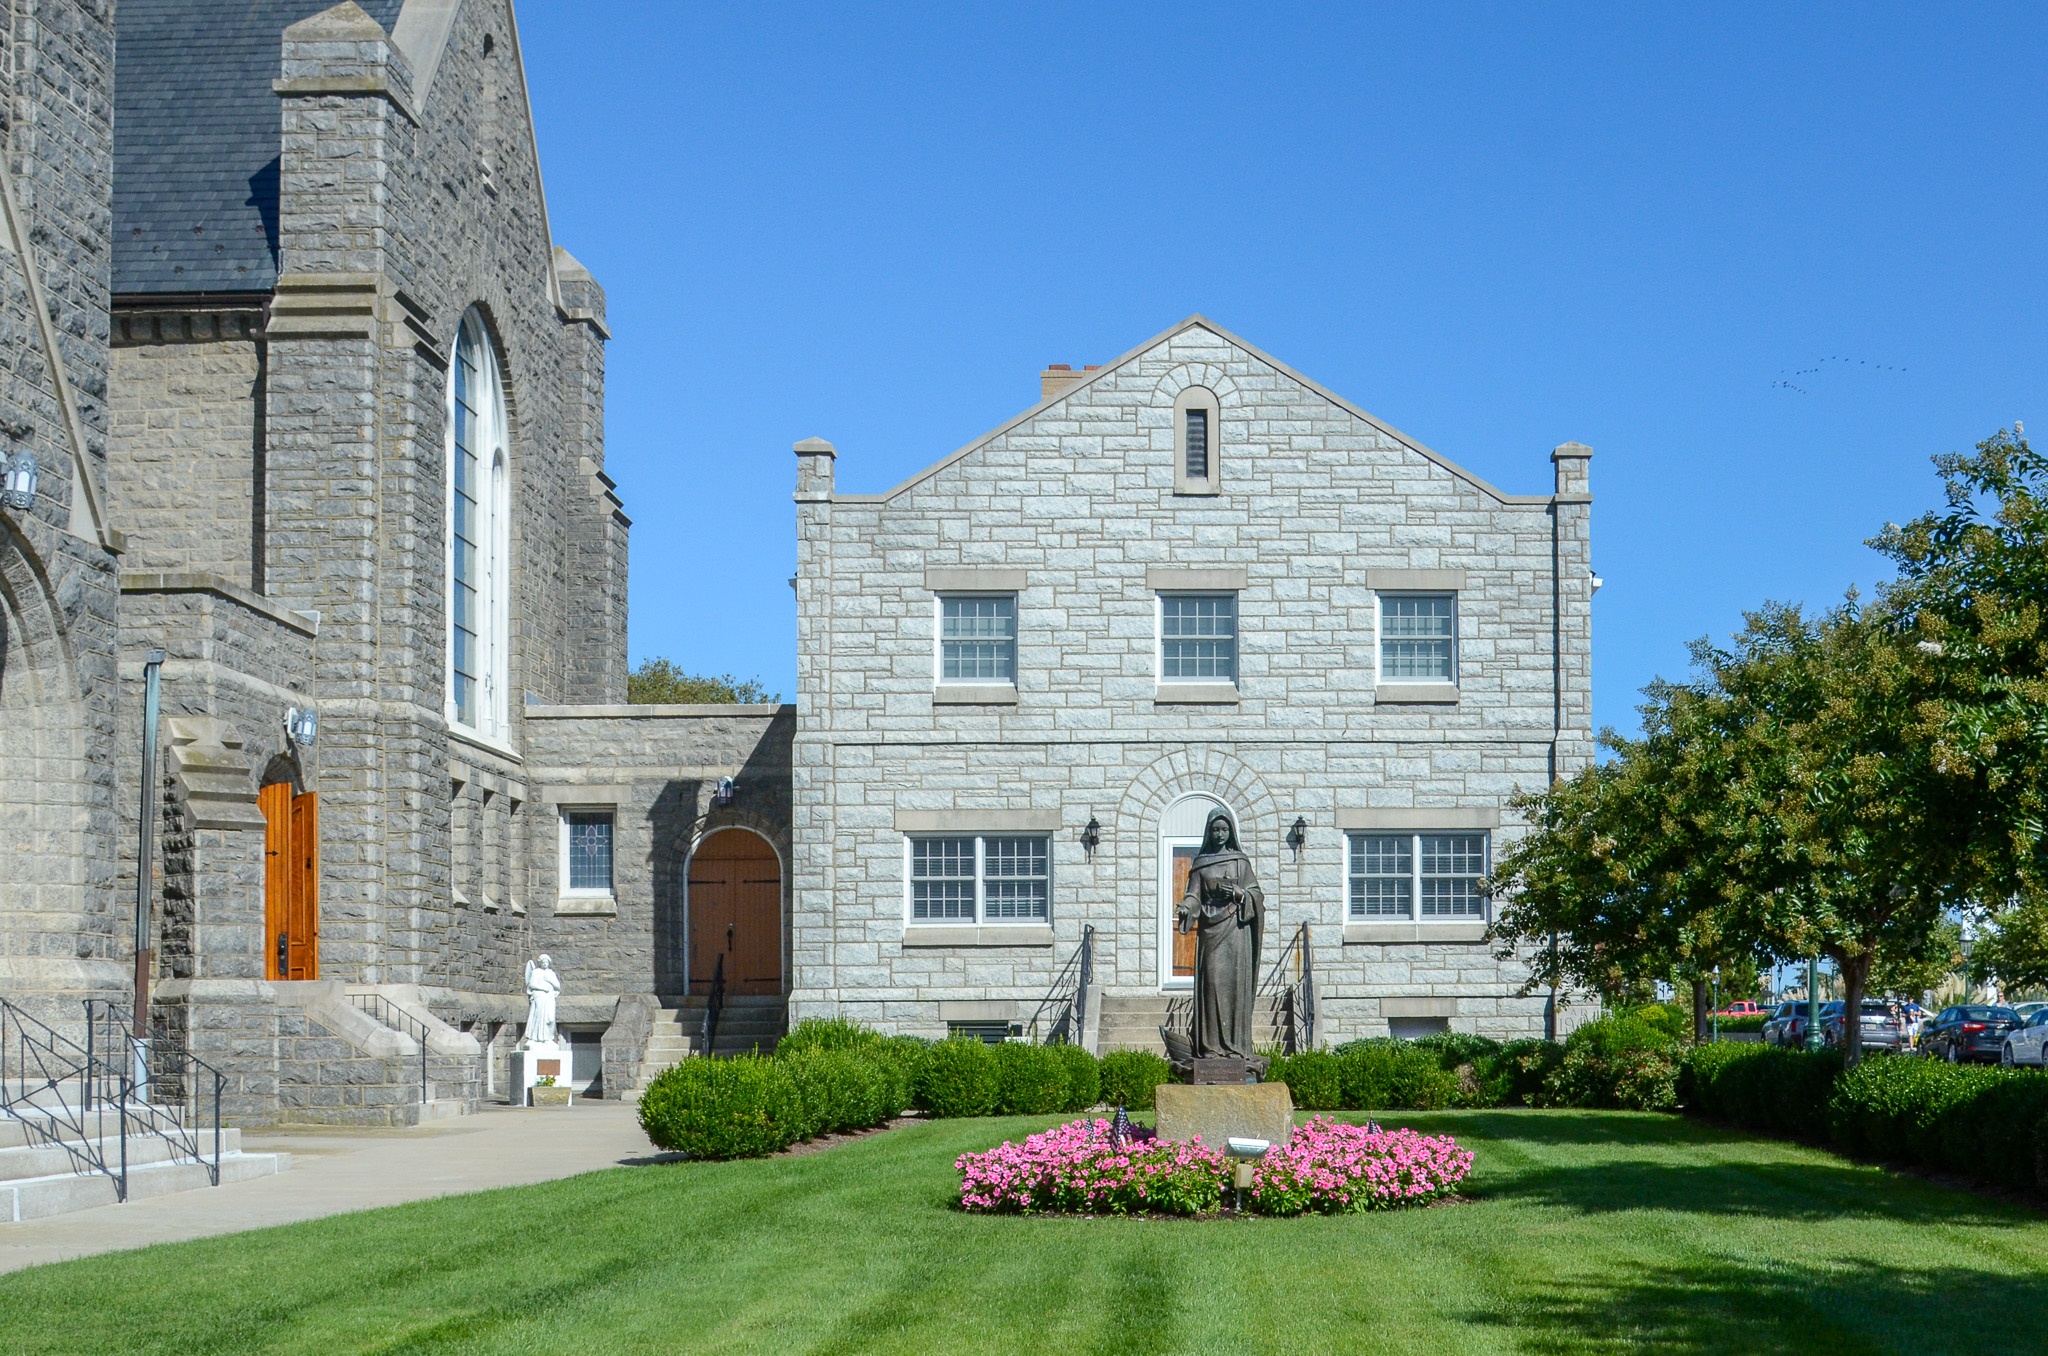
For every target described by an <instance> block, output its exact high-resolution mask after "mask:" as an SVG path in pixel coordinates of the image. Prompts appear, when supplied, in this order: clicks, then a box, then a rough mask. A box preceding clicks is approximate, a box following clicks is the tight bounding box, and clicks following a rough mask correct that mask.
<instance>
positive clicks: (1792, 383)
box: [1771, 357, 1906, 395]
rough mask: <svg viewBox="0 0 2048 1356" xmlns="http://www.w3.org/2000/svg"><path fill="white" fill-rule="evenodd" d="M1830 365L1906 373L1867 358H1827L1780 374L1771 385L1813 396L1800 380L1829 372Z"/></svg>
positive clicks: (1899, 368)
mask: <svg viewBox="0 0 2048 1356" xmlns="http://www.w3.org/2000/svg"><path fill="white" fill-rule="evenodd" d="M1829 363H1840V364H1841V365H1842V366H1843V367H1860V368H1862V369H1863V370H1864V371H1866V372H1904V371H1905V370H1906V369H1905V368H1903V367H1893V366H1892V365H1891V364H1890V363H1874V362H1871V361H1869V360H1868V359H1866V358H1835V357H1827V358H1822V359H1821V360H1820V361H1819V362H1817V363H1815V364H1814V365H1813V366H1811V367H1802V368H1800V369H1799V370H1797V371H1796V372H1780V373H1779V374H1778V379H1777V380H1776V381H1774V382H1772V383H1771V385H1772V386H1773V387H1778V388H1781V389H1783V390H1787V391H1791V392H1794V393H1795V394H1798V395H1812V394H1813V392H1811V391H1809V390H1807V389H1806V388H1805V387H1804V386H1801V385H1800V384H1799V382H1798V378H1801V377H1811V376H1814V375H1817V374H1818V373H1821V372H1824V371H1826V370H1827V367H1828V364H1829Z"/></svg>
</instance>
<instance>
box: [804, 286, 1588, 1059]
mask: <svg viewBox="0 0 2048 1356" xmlns="http://www.w3.org/2000/svg"><path fill="white" fill-rule="evenodd" d="M1193 386H1201V387H1205V388H1207V389H1209V390H1211V391H1213V392H1214V393H1215V394H1216V396H1217V398H1218V402H1219V405H1220V411H1219V413H1220V428H1219V429H1218V435H1219V436H1218V438H1217V443H1218V449H1219V456H1220V461H1221V468H1220V470H1221V485H1222V489H1221V493H1220V494H1217V495H1214V496H1197V495H1186V494H1178V493H1176V492H1175V483H1174V479H1175V478H1174V465H1173V461H1174V455H1175V454H1174V446H1175V444H1174V429H1173V417H1174V402H1175V399H1176V397H1177V396H1179V395H1180V394H1181V392H1183V391H1185V390H1187V389H1188V388H1190V387H1193ZM1574 449H1576V445H1572V446H1571V447H1568V448H1565V449H1560V452H1559V455H1558V458H1557V460H1556V468H1555V476H1556V485H1557V492H1556V493H1555V494H1553V495H1539V496H1511V495H1506V494H1503V493H1502V492H1500V491H1498V490H1496V489H1494V488H1493V487H1491V486H1488V485H1486V484H1484V483H1483V482H1480V481H1478V480H1477V479H1476V478H1474V477H1472V476H1470V475H1469V474H1467V473H1464V472H1462V471H1460V470H1458V469H1457V468H1456V467H1454V466H1452V465H1451V464H1449V463H1448V462H1446V461H1445V460H1444V459H1442V458H1441V457H1439V456H1437V455H1436V454H1435V453H1433V452H1429V451H1428V450H1426V449H1425V448H1423V447H1422V446H1421V445H1419V444H1416V443H1414V442H1412V441H1411V440H1409V439H1407V438H1405V437H1403V436H1402V435H1400V434H1398V433H1396V432H1394V431H1393V430H1391V429H1389V428H1387V427H1385V426H1384V425H1382V424H1380V423H1378V422H1377V421H1375V420H1373V419H1371V418H1370V417H1369V416H1367V415H1364V414H1363V413H1362V412H1360V411H1358V410H1356V409H1355V408H1353V407H1350V406H1348V405H1345V404H1343V403H1342V402H1340V401H1338V400H1337V399H1335V398H1333V397H1332V396H1330V395H1328V394H1327V393H1325V392H1323V391H1321V390H1320V389H1318V388H1316V387H1315V386H1313V385H1312V384H1310V383H1309V382H1307V381H1306V380H1305V379H1303V378H1300V377H1298V376H1296V375H1295V374H1293V373H1291V372H1288V371H1287V370H1285V369H1284V368H1282V367H1280V366H1279V365H1278V364H1277V363H1275V362H1274V361H1272V360H1271V359H1268V358H1266V357H1265V356H1264V355H1262V354H1259V353H1257V352H1256V351H1254V350H1252V349H1250V348H1249V347H1248V346H1246V345H1244V344H1243V343H1242V342H1241V341H1238V340H1235V339H1234V338H1232V337H1230V336H1228V335H1225V334H1223V333H1222V332H1220V331H1217V330H1215V329H1214V328H1213V327H1210V326H1208V325H1207V324H1206V323H1200V322H1190V323H1188V324H1186V325H1183V326H1181V327H1178V328H1177V329H1176V330H1174V331H1171V332H1169V334H1167V335H1166V336H1163V337H1162V338H1161V339H1159V340H1157V341H1154V342H1153V343H1151V344H1149V345H1147V346H1145V347H1143V348H1142V349H1140V350H1139V351H1137V352H1135V353H1133V354H1131V355H1129V356H1127V357H1126V358H1125V359H1123V360H1120V361H1119V362H1117V363H1113V364H1110V365H1109V366H1108V368H1107V369H1106V370H1104V371H1102V372H1101V373H1099V374H1096V375H1095V376H1094V378H1093V380H1092V381H1090V382H1087V383H1085V384H1083V385H1080V386H1078V387H1076V388H1073V389H1071V390H1069V391H1068V392H1067V393H1066V394H1065V395H1064V396H1063V397H1060V398H1055V399H1053V400H1051V401H1049V402H1048V403H1046V404H1045V405H1043V406H1042V407H1040V408H1038V409H1036V410H1033V411H1032V412H1030V413H1029V414H1028V415H1026V416H1024V417H1022V418H1020V419H1018V420H1016V421H1013V422H1012V423H1011V424H1009V425H1007V426H1005V427H1004V428H1003V429H1001V430H999V431H998V432H997V433H996V434H995V435H992V436H991V437H990V438H988V439H986V440H984V441H983V442H981V443H978V444H976V445H974V446H973V447H972V448H971V449H970V450H968V451H966V452H964V453H963V454H959V455H956V456H954V457H952V458H949V459H947V460H946V461H943V462H940V463H939V464H938V465H937V466H935V467H933V468H932V469H931V470H930V471H928V472H926V473H924V474H922V475H921V476H919V477H916V478H914V479H913V480H912V481H911V482H909V483H907V484H906V485H904V486H900V487H898V488H897V489H896V490H893V491H890V492H889V493H888V494H886V495H879V496H875V495H850V494H837V493H835V489H834V486H835V480H836V477H835V473H834V462H835V458H834V457H833V455H832V454H831V452H830V449H829V447H827V446H824V445H814V446H807V445H804V444H800V445H799V446H798V449H797V451H798V454H799V476H798V490H797V499H798V553H799V561H798V582H797V594H798V617H799V622H798V686H799V696H798V709H799V711H800V712H801V713H802V715H801V720H800V722H799V728H798V732H797V738H796V745H795V750H794V755H793V757H794V765H795V770H794V788H795V789H794V822H795V838H796V846H797V856H796V868H795V870H796V877H797V892H796V899H795V905H794V908H795V966H796V971H795V984H794V990H793V993H792V1010H791V1018H792V1020H797V1019H800V1018H801V1017H803V1016H806V1015H811V1014H816V1013H831V1012H837V1013H843V1014H845V1015H848V1016H852V1017H856V1018H858V1019H861V1020H867V1021H874V1022H877V1023H879V1024H881V1025H884V1026H887V1027H890V1028H894V1029H901V1030H910V1031H921V1032H927V1033H930V1032H933V1031H935V1030H938V1029H942V1025H943V1023H942V1017H941V1011H940V1005H941V1004H943V1003H946V1002H949V1001H950V1002H962V1001H972V1000H1014V1001H1016V1002H1018V1003H1024V1004H1027V1005H1028V1003H1029V1002H1030V1001H1033V1000H1035V999H1036V998H1038V997H1040V996H1042V995H1043V993H1044V992H1045V990H1046V988H1047V986H1048V985H1049V984H1050V982H1051V980H1052V978H1053V975H1054V973H1055V972H1056V970H1057V968H1058V966H1059V965H1060V964H1062V963H1064V961H1065V960H1066V958H1067V957H1068V956H1069V955H1070V954H1071V953H1072V951H1073V949H1074V948H1075V946H1076V945H1077V944H1078V942H1079V939H1080V935H1081V930H1082V927H1083V926H1084V925H1092V926H1094V927H1095V929H1096V933H1097V942H1096V956H1095V963H1096V967H1097V974H1098V976H1099V977H1100V978H1101V980H1102V982H1103V984H1104V986H1105V990H1106V992H1108V993H1109V994H1111V995H1113V996H1114V995H1130V996H1141V995H1146V994H1158V993H1159V992H1160V990H1161V954H1160V952H1161V946H1162V938H1163V936H1164V928H1163V920H1162V903H1161V893H1162V892H1161V888H1160V874H1161V865H1160V846H1159V822H1160V818H1161V816H1162V815H1163V814H1164V813H1165V811H1166V809H1167V807H1168V806H1169V805H1171V804H1172V803H1173V802H1174V801H1175V800H1176V799H1177V798H1179V797H1182V796H1188V795H1197V794H1200V795H1209V796H1214V797H1215V798H1217V799H1220V800H1221V801H1223V803H1224V804H1226V805H1227V806H1229V807H1230V808H1231V809H1232V810H1233V811H1235V812H1236V813H1237V814H1238V816H1239V817H1240V820H1241V837H1242V839H1243V842H1244V845H1245V848H1246V851H1247V852H1249V853H1250V854H1251V855H1252V857H1253V860H1254V862H1255V864H1256V866H1257V868H1258V870H1259V872H1260V875H1261V877H1262V879H1264V880H1265V881H1266V883H1267V889H1268V905H1269V908H1270V910H1271V913H1270V915H1269V917H1270V923H1271V932H1270V933H1269V940H1268V946H1269V955H1271V954H1272V953H1273V952H1274V951H1275V950H1277V949H1278V947H1277V944H1278V943H1282V942H1286V941H1288V940H1290V939H1292V938H1295V937H1297V936H1298V935H1299V934H1298V929H1299V928H1300V927H1301V925H1303V924H1306V925H1308V929H1309V931H1308V938H1309V942H1310V945H1311V947H1312V949H1313V957H1314V965H1315V969H1316V972H1317V975H1318V980H1319V986H1320V993H1321V997H1322V1000H1323V1014H1324V1029H1323V1033H1322V1034H1323V1035H1324V1036H1325V1037H1326V1038H1330V1039H1346V1038H1349V1037H1353V1036H1361V1035H1369V1034H1375V1033H1384V1032H1385V1031H1386V1030H1387V1025H1386V1023H1387V1019H1388V1018H1389V1017H1390V1016H1395V1015H1409V1014H1413V1013H1418V1012H1422V1011H1424V1010H1427V1011H1428V1012H1430V1013H1432V1014H1442V1015H1446V1016H1449V1017H1450V1018H1451V1021H1452V1025H1453V1026H1454V1027H1456V1028H1459V1029H1467V1030H1478V1031H1482V1032H1485V1033H1487V1034H1491V1035H1523V1034H1533V1033H1538V1032H1540V1030H1541V1023H1542V1000H1541V998H1540V997H1530V998H1523V997H1521V996H1519V989H1520V987H1521V985H1522V983H1523V982H1524V980H1525V979H1526V976H1527V972H1526V968H1525V967H1524V966H1522V965H1521V964H1519V963H1518V962H1515V961H1512V960H1510V961H1498V960H1496V959H1495V958H1494V957H1493V954H1492V948H1491V947H1490V946H1489V945H1487V944H1486V943H1485V942H1484V941H1482V940H1481V939H1480V938H1479V937H1478V935H1477V933H1478V929H1477V928H1474V927H1472V926H1470V925H1457V926H1441V927H1433V926H1431V925H1428V924H1424V925H1422V926H1421V928H1420V930H1419V931H1418V932H1417V934H1416V937H1415V939H1413V940H1403V941H1399V942H1394V941H1386V940H1375V939H1373V938H1374V937H1375V933H1374V932H1373V930H1370V929H1366V928H1364V927H1361V926H1357V925H1356V923H1355V920H1349V919H1347V916H1346V912H1345V910H1346V903H1345V888H1346V887H1345V865H1346V863H1345V850H1346V840H1345V834H1344V832H1343V831H1342V830H1341V829H1340V828H1339V826H1338V825H1339V820H1340V819H1343V820H1344V821H1346V822H1357V821H1358V817H1359V816H1360V815H1362V814H1366V813H1368V812H1372V811H1383V810H1393V811H1411V812H1418V813H1420V814H1421V816H1422V818H1424V819H1427V818H1428V816H1429V814H1430V813H1431V812H1432V811H1434V812H1437V813H1438V815H1439V818H1441V819H1442V820H1443V823H1441V824H1440V825H1438V826H1437V827H1442V828H1454V827H1462V826H1464V825H1467V824H1471V823H1475V822H1480V820H1475V819H1474V816H1480V817H1482V818H1483V817H1484V816H1488V815H1498V814H1499V812H1500V811H1501V809H1502V807H1503V805H1504V802H1505V801H1506V799H1507V797H1508V796H1509V795H1510V794H1512V793H1513V792H1514V791H1515V790H1516V789H1518V788H1534V787H1540V786H1542V785H1545V784H1546V783H1547V782H1548V781H1549V780H1550V778H1552V777H1553V776H1555V775H1558V774H1561V773H1565V772H1569V771H1571V770H1572V769H1573V768H1575V767H1577V766H1580V765H1582V764H1583V763H1584V762H1585V761H1586V760H1587V759H1589V758H1590V757H1591V754H1592V739H1591V730H1590V722H1591V670H1590V610H1589V606H1588V604H1589V600H1590V596H1591V578H1590V573H1591V572H1590V567H1589V562H1588V558H1587V551H1588V536H1587V515H1588V513H1589V503H1590V500H1589V497H1588V496H1587V495H1586V493H1585V488H1586V486H1585V466H1586V463H1585V461H1584V460H1583V459H1582V457H1581V455H1580V454H1581V453H1582V452H1583V449H1576V450H1574ZM1168 569H1182V570H1186V569H1209V570H1213V571H1219V572H1221V573H1220V574H1219V575H1218V576H1217V578H1219V579H1223V578H1230V579H1232V581H1233V584H1232V586H1233V587H1235V589H1236V591H1237V593H1238V606H1239V618H1240V619H1239V636H1238V644H1239V659H1238V668H1239V673H1238V681H1237V683H1236V691H1235V692H1234V693H1232V694H1228V695H1229V699H1228V700H1218V701H1215V702H1211V703H1208V704H1188V703H1186V702H1184V701H1178V700H1162V698H1165V697H1170V696H1171V695H1172V694H1170V693H1167V692H1162V691H1161V690H1160V688H1159V685H1158V683H1157V675H1156V669H1157V644H1158V638H1157V625H1158V623H1157V613H1156V608H1157V603H1156V595H1157V593H1158V591H1159V588H1160V587H1161V585H1160V583H1159V581H1160V580H1161V579H1162V578H1166V576H1163V575H1161V574H1159V573H1157V572H1159V571H1164V570H1168ZM948 570H952V571H962V570H1002V571H1008V572H1011V573H1012V574H1013V575H1015V576H1017V581H1018V586H1017V619H1018V642H1017V666H1018V680H1017V683H1016V691H1015V693H1014V695H1013V696H1011V697H1007V698H1004V699H1003V700H999V701H990V702H986V703H983V704H969V705H955V704H948V703H946V702H943V701H939V700H935V691H934V688H935V675H934V663H935V659H934V650H935V636H934V627H935V624H936V621H935V604H934V598H935V584H934V580H935V579H937V580H938V581H939V583H940V585H941V586H942V585H943V576H928V575H927V571H948ZM1376 571H1379V572H1386V571H1406V572H1409V573H1407V574H1405V575H1402V574H1386V573H1381V574H1379V575H1377V576H1376V575H1375V572H1376ZM1416 571H1435V572H1440V573H1438V574H1435V575H1418V574H1415V573H1414V572H1416ZM1390 580H1391V581H1395V582H1394V583H1393V585H1392V586H1393V587H1402V586H1409V587H1412V586H1413V583H1412V581H1415V580H1425V581H1430V580H1435V581H1441V580H1455V581H1456V583H1455V587H1456V591H1457V609H1458V626H1459V632H1458V642H1459V667H1458V683H1457V688H1456V691H1455V693H1454V694H1448V695H1450V696H1451V697H1453V698H1454V699H1453V700H1449V701H1446V700H1443V698H1444V697H1445V696H1446V694H1443V693H1441V692H1438V693H1434V694H1431V693H1417V692H1408V691H1403V690H1401V689H1400V688H1399V687H1397V686H1396V685H1394V684H1388V683H1381V682H1380V681H1379V680H1378V675H1377V659H1378V644H1379V637H1378V633H1377V629H1376V626H1377V613H1376V605H1377V594H1378V593H1379V592H1380V591H1381V590H1382V589H1383V588H1386V587H1389V586H1390V585H1389V583H1388V581H1390ZM1431 586H1432V587H1435V586H1438V585H1436V584H1432V585H1431ZM1212 695H1216V696H1222V695H1223V694H1212ZM1417 697H1424V698H1428V700H1415V698H1417ZM997 811H1005V812H1012V813H1016V814H1022V815H1025V816H1027V817H1029V818H1031V819H1032V821H1033V822H1034V823H1044V824H1047V825H1056V826H1057V828H1056V829H1055V830H1053V831H1052V840H1053V853H1054V864H1053V887H1052V888H1053V905H1052V928H1051V935H1050V936H1049V937H1034V938H1033V939H1032V940H1031V942H1030V944H1028V945H1014V944H1013V945H1000V946H995V945H960V946H934V945H917V944H916V942H917V940H918V939H917V938H916V937H915V936H914V935H910V936H908V937H907V935H906V922H905V913H906V907H905V896H906V885H905V849H904V834H903V831H902V830H901V829H900V828H899V817H904V816H923V817H924V818H923V819H910V820H909V821H907V822H913V823H918V822H926V821H928V820H929V819H930V817H931V816H933V815H944V814H948V813H953V814H958V813H961V812H968V813H973V812H982V813H988V812H997ZM1091 817H1093V818H1095V819H1096V820H1097V821H1098V822H1099V824H1100V825H1101V831H1102V838H1103V841H1102V844H1101V846H1100V848H1098V849H1097V850H1096V851H1095V852H1094V853H1093V854H1092V855H1090V854H1088V853H1086V852H1085V851H1084V850H1083V849H1082V847H1081V845H1080V842H1079V835H1080V833H1081V830H1082V827H1083V826H1084V825H1085V824H1086V823H1087V822H1088V820H1089V819H1090V818H1091ZM1297 818H1299V819H1301V820H1302V821H1304V824H1305V827H1306V830H1307V835H1308V836H1307V840H1306V842H1305V844H1304V846H1303V847H1302V849H1301V851H1300V852H1299V853H1298V854H1297V853H1295V852H1294V851H1293V850H1292V849H1290V848H1289V847H1287V846H1286V845H1285V843H1284V838H1285V835H1286V833H1287V831H1288V829H1289V827H1290V826H1291V825H1292V824H1293V823H1294V821H1295V820H1296V819H1297ZM1416 826H1417V827H1420V826H1421V825H1420V823H1419V821H1417V822H1416ZM1514 831H1515V829H1514V826H1513V825H1512V824H1509V825H1505V826H1503V827H1502V828H1501V829H1499V830H1497V831H1496V832H1495V835H1494V839H1495V847H1496V849H1497V848H1498V846H1499V844H1500V842H1501V841H1504V837H1505V835H1507V834H1511V833H1513V832H1514ZM906 940H909V941H910V942H911V943H912V944H911V945H906ZM982 940H983V941H984V942H986V941H988V940H990V939H988V938H986V937H984V938H983V939H982Z"/></svg>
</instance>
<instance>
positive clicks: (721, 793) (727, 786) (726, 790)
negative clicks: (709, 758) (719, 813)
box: [711, 777, 739, 805]
mask: <svg viewBox="0 0 2048 1356" xmlns="http://www.w3.org/2000/svg"><path fill="white" fill-rule="evenodd" d="M738 795H739V789H738V788H737V787H735V786H734V785H733V784H732V778H730V777H720V778H719V779H718V785H717V786H716V787H715V788H713V790H712V792H711V803H712V804H713V805H730V804H732V803H733V800H734V799H735V798H736V797H738Z"/></svg>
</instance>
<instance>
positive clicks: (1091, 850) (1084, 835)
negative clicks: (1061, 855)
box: [1081, 815, 1102, 856]
mask: <svg viewBox="0 0 2048 1356" xmlns="http://www.w3.org/2000/svg"><path fill="white" fill-rule="evenodd" d="M1101 843H1102V821H1100V820H1098V819H1097V818H1096V817H1095V816H1094V815H1089V816H1088V826H1087V827H1086V828H1084V829H1082V830H1081V846H1082V847H1083V848H1084V849H1086V850H1087V852H1088V854H1089V855H1090V856H1093V855H1094V854H1095V849H1096V848H1097V847H1099V846H1100V845H1101Z"/></svg>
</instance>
